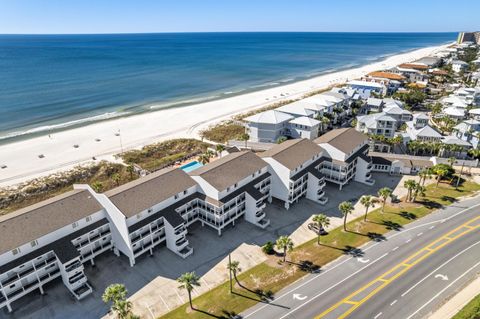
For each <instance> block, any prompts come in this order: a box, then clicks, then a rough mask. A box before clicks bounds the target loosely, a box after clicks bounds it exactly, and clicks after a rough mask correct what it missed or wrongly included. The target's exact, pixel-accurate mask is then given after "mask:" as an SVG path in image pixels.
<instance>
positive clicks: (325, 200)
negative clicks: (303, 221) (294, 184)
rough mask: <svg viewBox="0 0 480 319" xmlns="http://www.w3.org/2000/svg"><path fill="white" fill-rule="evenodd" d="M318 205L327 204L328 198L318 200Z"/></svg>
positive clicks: (323, 197)
mask: <svg viewBox="0 0 480 319" xmlns="http://www.w3.org/2000/svg"><path fill="white" fill-rule="evenodd" d="M318 202H319V203H320V205H325V204H326V203H327V202H328V197H325V196H322V197H319V198H318Z"/></svg>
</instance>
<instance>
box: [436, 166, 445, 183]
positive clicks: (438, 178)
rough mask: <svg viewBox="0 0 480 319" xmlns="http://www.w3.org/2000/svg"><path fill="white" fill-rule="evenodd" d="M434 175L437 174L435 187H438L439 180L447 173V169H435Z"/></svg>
mask: <svg viewBox="0 0 480 319" xmlns="http://www.w3.org/2000/svg"><path fill="white" fill-rule="evenodd" d="M435 175H437V185H436V186H435V187H438V184H439V183H440V180H441V179H442V178H444V177H445V176H447V175H448V171H447V170H446V169H443V168H439V169H437V170H435Z"/></svg>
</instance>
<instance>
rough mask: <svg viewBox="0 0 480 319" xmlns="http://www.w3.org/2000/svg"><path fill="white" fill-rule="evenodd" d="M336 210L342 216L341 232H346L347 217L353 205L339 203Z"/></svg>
mask: <svg viewBox="0 0 480 319" xmlns="http://www.w3.org/2000/svg"><path fill="white" fill-rule="evenodd" d="M338 209H339V210H340V211H341V212H342V216H343V230H344V231H347V216H348V214H351V213H352V211H353V204H352V203H351V202H341V203H340V205H338Z"/></svg>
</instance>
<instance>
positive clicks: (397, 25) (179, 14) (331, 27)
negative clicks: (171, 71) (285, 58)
mask: <svg viewBox="0 0 480 319" xmlns="http://www.w3.org/2000/svg"><path fill="white" fill-rule="evenodd" d="M474 29H476V30H478V29H480V0H397V1H388V0H387V1H386V0H363V1H359V0H288V1H287V0H129V1H127V0H0V33H119V32H120V33H127V32H202V31H378V32H380V31H460V30H474Z"/></svg>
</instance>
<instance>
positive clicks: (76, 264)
mask: <svg viewBox="0 0 480 319" xmlns="http://www.w3.org/2000/svg"><path fill="white" fill-rule="evenodd" d="M78 268H81V269H82V270H83V265H82V263H81V262H80V261H79V260H76V261H75V262H73V263H71V264H69V265H67V266H65V271H66V272H72V271H74V270H77V269H78Z"/></svg>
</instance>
